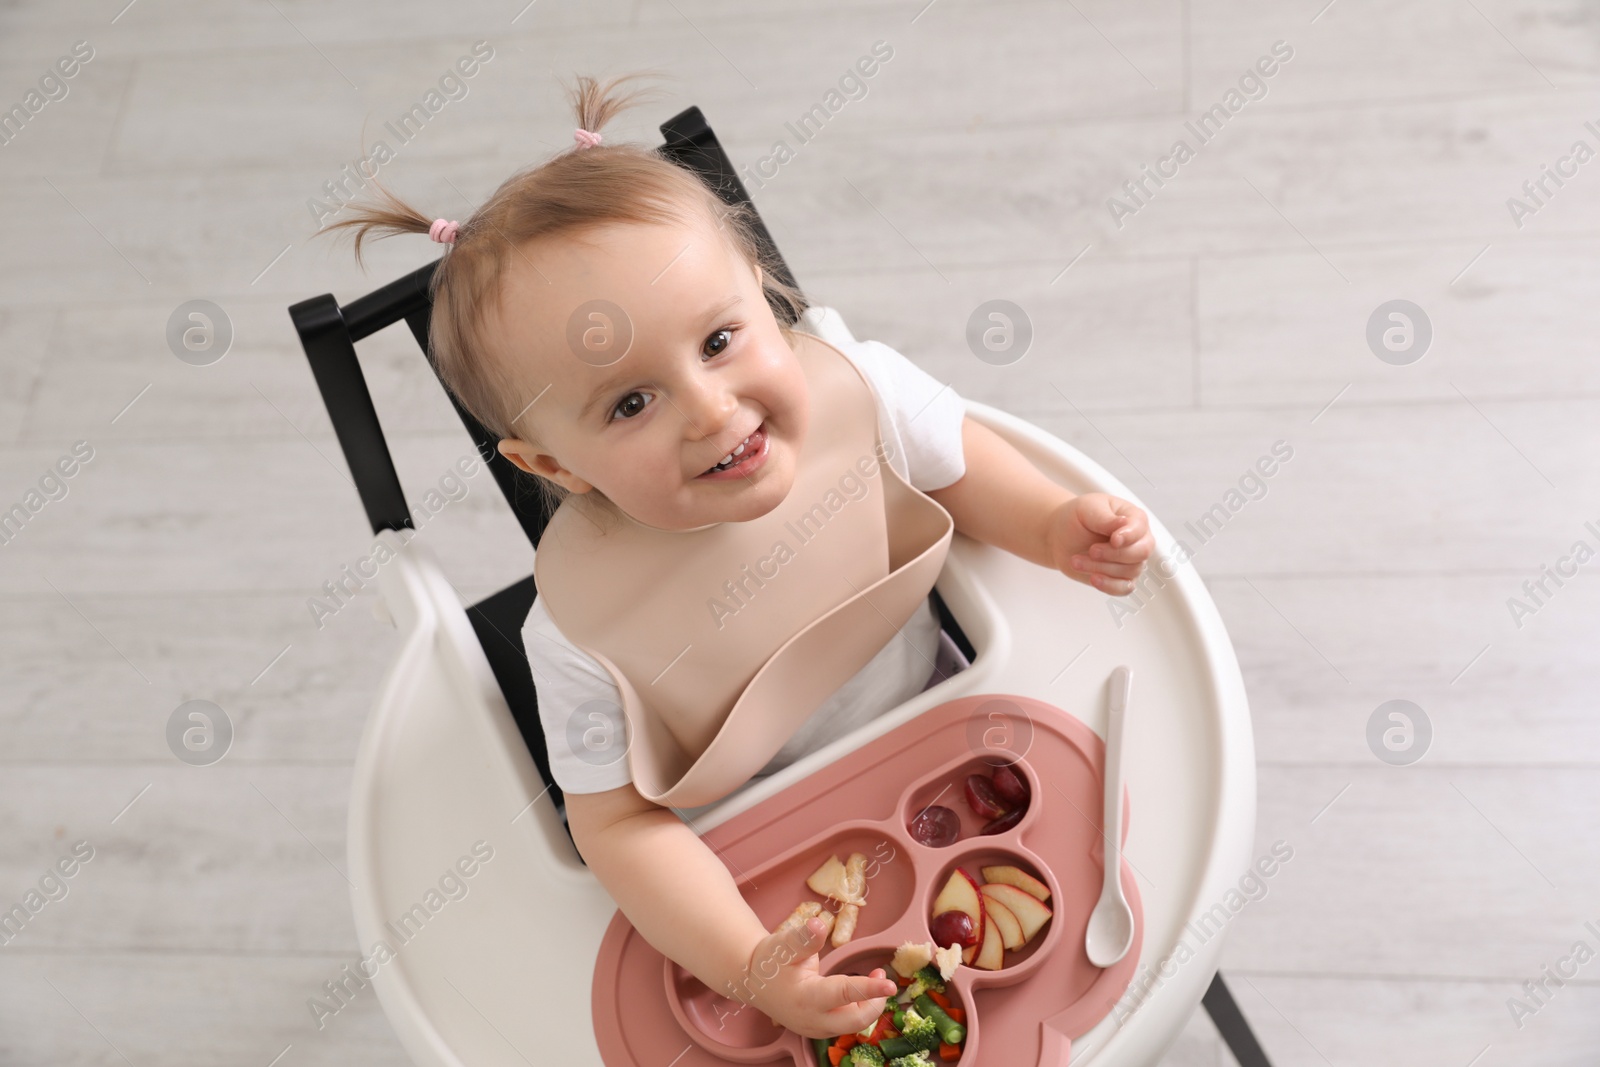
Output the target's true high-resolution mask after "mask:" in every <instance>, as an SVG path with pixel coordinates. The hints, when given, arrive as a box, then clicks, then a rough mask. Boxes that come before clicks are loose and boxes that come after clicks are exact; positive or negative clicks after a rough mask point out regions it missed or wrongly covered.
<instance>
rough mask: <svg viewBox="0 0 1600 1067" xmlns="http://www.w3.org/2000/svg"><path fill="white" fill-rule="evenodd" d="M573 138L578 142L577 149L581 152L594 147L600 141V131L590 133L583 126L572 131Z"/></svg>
mask: <svg viewBox="0 0 1600 1067" xmlns="http://www.w3.org/2000/svg"><path fill="white" fill-rule="evenodd" d="M572 139H573V140H575V141H577V142H578V147H577V151H579V152H581V151H583V150H584V149H585V148H593V147H594V146H595V145H597V144H599V143H600V135H599V134H598V133H590V132H589V131H588V130H585V129H582V128H579V129H576V130H573V131H572Z"/></svg>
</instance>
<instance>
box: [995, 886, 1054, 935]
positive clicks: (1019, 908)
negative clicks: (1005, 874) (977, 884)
mask: <svg viewBox="0 0 1600 1067" xmlns="http://www.w3.org/2000/svg"><path fill="white" fill-rule="evenodd" d="M983 891H984V896H985V897H987V898H989V899H991V900H998V901H999V902H1000V903H1001V904H1003V905H1004V906H1005V907H1006V908H1008V909H1010V911H1011V913H1012V914H1013V915H1015V916H1016V918H1017V922H1019V923H1021V924H1022V941H1023V944H1027V943H1028V942H1029V941H1032V940H1033V935H1034V934H1036V933H1038V932H1039V929H1040V928H1041V927H1042V926H1044V924H1045V923H1047V922H1049V921H1050V906H1049V905H1048V904H1046V903H1045V902H1044V901H1042V900H1037V899H1035V898H1034V897H1033V896H1031V895H1029V894H1027V893H1024V892H1023V891H1022V890H1020V889H1018V888H1017V887H1016V886H1014V885H1006V884H1005V883H1004V882H1001V883H999V884H998V885H985V886H984V887H983Z"/></svg>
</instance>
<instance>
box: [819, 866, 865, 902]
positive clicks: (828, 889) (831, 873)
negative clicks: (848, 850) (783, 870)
mask: <svg viewBox="0 0 1600 1067" xmlns="http://www.w3.org/2000/svg"><path fill="white" fill-rule="evenodd" d="M864 866H865V858H864V857H863V867H864ZM864 885H865V882H864V881H863V886H864ZM806 886H807V887H808V888H810V889H811V891H812V892H814V893H819V894H821V895H822V896H825V897H830V898H832V899H834V900H837V901H838V902H839V903H841V904H854V905H856V907H860V906H861V905H863V904H865V903H866V902H867V899H866V897H865V896H863V895H862V893H861V892H859V891H852V889H851V886H850V881H849V875H848V873H847V872H846V870H845V865H844V864H842V863H840V862H839V857H838V856H829V857H828V859H827V862H825V863H824V864H823V865H822V866H820V867H818V868H817V869H816V870H815V871H813V872H811V877H810V878H807V879H806Z"/></svg>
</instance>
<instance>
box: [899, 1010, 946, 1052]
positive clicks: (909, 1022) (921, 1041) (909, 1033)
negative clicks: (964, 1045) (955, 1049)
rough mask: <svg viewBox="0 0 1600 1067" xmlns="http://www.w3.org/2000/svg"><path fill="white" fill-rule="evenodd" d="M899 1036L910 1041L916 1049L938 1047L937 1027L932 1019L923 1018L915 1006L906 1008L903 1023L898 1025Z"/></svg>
mask: <svg viewBox="0 0 1600 1067" xmlns="http://www.w3.org/2000/svg"><path fill="white" fill-rule="evenodd" d="M900 1036H901V1037H903V1038H905V1039H906V1040H907V1041H909V1042H911V1044H912V1046H913V1047H915V1048H916V1049H917V1050H919V1051H921V1050H923V1049H927V1050H930V1051H931V1050H933V1049H936V1048H938V1047H939V1028H938V1026H936V1025H935V1024H934V1021H933V1020H932V1019H928V1018H924V1017H923V1016H922V1014H921V1013H919V1012H918V1011H917V1009H916V1008H907V1009H906V1011H905V1025H903V1026H901V1027H900Z"/></svg>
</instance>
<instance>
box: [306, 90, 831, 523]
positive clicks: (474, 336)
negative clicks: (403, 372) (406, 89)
mask: <svg viewBox="0 0 1600 1067" xmlns="http://www.w3.org/2000/svg"><path fill="white" fill-rule="evenodd" d="M645 76H646V75H645V74H644V73H638V74H625V75H621V76H619V77H616V78H613V79H612V80H610V81H609V82H607V83H605V84H604V85H601V84H599V83H597V82H596V81H595V80H594V79H593V78H589V77H584V76H579V77H578V79H577V86H576V88H575V89H568V97H569V100H570V101H571V103H572V106H573V109H574V112H575V113H576V117H577V120H578V126H579V127H580V128H581V129H584V130H588V131H589V132H591V133H598V132H600V130H601V128H602V127H604V126H605V124H606V123H607V122H609V121H610V120H611V119H612V118H613V117H614V116H615V115H616V114H617V113H618V112H619V111H622V110H623V109H625V108H627V107H629V106H631V105H632V104H634V103H635V102H636V101H637V100H638V98H639V97H641V96H643V95H644V94H645V93H647V92H648V91H649V90H636V91H634V92H630V93H626V94H620V95H619V94H617V93H616V92H615V90H616V88H617V86H618V85H619V84H621V83H623V82H625V81H629V80H631V79H634V78H640V77H645ZM373 184H374V185H375V186H377V188H378V190H379V194H380V196H379V199H380V201H381V202H380V203H378V204H373V205H351V207H350V209H349V210H350V212H351V214H350V217H348V218H344V219H340V220H339V221H337V222H334V223H332V224H330V225H328V226H325V227H323V228H322V229H320V230H318V231H317V233H316V234H314V235H313V236H320V235H321V234H324V233H329V232H332V231H335V230H340V229H344V228H349V229H353V230H354V231H355V255H356V262H357V263H361V262H362V260H361V245H362V242H363V240H365V239H366V238H367V237H369V236H372V235H376V236H377V237H379V238H382V237H387V236H391V235H393V234H399V233H424V234H425V233H428V232H429V227H430V226H432V224H433V219H432V218H431V217H429V216H426V215H424V214H423V213H421V212H419V211H417V210H416V209H414V208H412V207H411V206H410V205H409V204H407V203H405V202H404V201H402V200H401V199H400V198H399V197H397V196H395V194H394V193H392V192H390V191H389V190H388V189H387V188H385V187H384V186H383V185H382V184H381V183H379V182H378V181H377V180H376V179H373ZM697 220H703V221H706V222H716V223H717V226H718V229H719V231H720V232H723V233H725V234H726V235H727V237H726V239H727V240H728V241H729V243H730V246H731V247H732V248H733V249H734V251H735V252H737V253H738V254H739V255H740V256H741V257H742V258H743V259H744V261H745V262H746V263H747V264H749V265H750V267H751V269H752V270H755V269H757V268H759V269H760V270H761V286H762V289H763V291H764V293H765V295H766V296H767V300H768V304H769V306H771V307H772V308H774V309H775V310H777V309H784V310H785V313H786V314H780V315H777V316H776V319H777V323H778V326H779V328H780V329H781V330H782V331H783V332H784V336H785V338H786V339H787V340H789V341H790V343H791V344H792V343H793V340H794V339H793V337H792V336H791V326H790V322H792V321H793V320H795V319H798V318H799V316H800V315H801V313H802V312H803V311H804V310H805V308H806V306H807V304H808V303H809V302H808V301H807V300H806V298H805V296H804V294H803V293H802V292H801V291H800V289H799V288H798V287H797V286H795V285H791V284H789V283H787V282H785V281H784V280H783V279H782V277H781V275H782V274H783V273H785V272H784V271H783V270H782V269H781V263H779V262H778V261H777V260H776V258H775V257H773V256H770V255H768V254H766V253H765V252H764V251H763V248H762V245H761V242H760V240H759V239H758V237H757V229H756V227H757V225H758V224H759V223H758V220H757V218H756V215H755V212H754V211H753V210H751V209H750V208H749V206H748V205H746V204H743V203H740V204H736V205H730V204H727V203H725V202H724V201H723V200H722V199H721V198H720V197H719V196H718V195H717V194H716V193H715V192H714V191H713V190H712V189H711V188H710V187H709V186H708V185H707V184H706V183H705V182H704V181H703V180H701V179H700V177H699V176H698V175H697V174H695V173H694V172H693V171H690V170H687V169H686V168H684V167H682V166H680V165H678V164H677V163H674V162H672V161H671V160H670V159H668V158H666V157H665V156H663V155H661V154H660V153H659V152H657V151H656V150H654V149H652V148H647V147H645V146H644V145H639V144H631V143H621V144H613V143H612V142H609V141H607V142H605V143H604V144H600V145H595V146H593V147H582V146H580V145H578V144H576V143H575V144H574V145H573V147H572V148H570V149H567V150H565V151H563V152H561V153H559V154H557V155H556V156H554V157H552V158H551V159H549V160H547V161H545V162H544V163H541V164H538V165H537V166H531V167H525V168H523V169H522V170H519V171H517V172H516V173H515V174H513V175H512V176H511V177H509V178H507V179H506V180H505V181H504V182H502V183H501V184H500V187H499V188H498V189H496V190H495V191H494V194H493V195H492V196H490V197H489V199H488V200H487V201H486V202H485V203H484V204H483V205H482V206H480V207H479V208H478V209H477V210H476V211H475V212H473V214H472V216H471V217H470V218H468V219H465V220H462V222H461V223H460V226H459V228H458V229H457V231H456V237H455V242H454V243H453V244H446V245H444V250H445V251H444V256H443V258H442V259H441V260H440V261H439V265H438V267H437V269H435V270H434V272H433V278H432V281H431V282H430V284H429V289H428V295H429V298H430V299H431V300H432V302H433V310H432V318H431V323H430V329H429V339H430V345H429V347H430V349H431V353H430V355H431V358H432V361H433V365H434V367H435V368H436V369H437V371H438V374H439V377H440V378H441V379H442V380H443V381H444V383H445V386H446V387H447V388H448V389H449V390H450V391H451V392H452V393H454V394H455V396H456V397H457V398H458V399H459V400H460V402H461V405H462V406H463V407H464V408H466V409H467V411H469V412H470V413H471V414H472V415H473V417H474V418H476V419H477V420H478V421H479V422H481V423H482V424H483V425H484V427H485V428H486V429H487V430H488V431H489V432H490V433H491V434H493V435H495V436H496V437H499V438H508V437H520V438H522V439H523V440H525V441H527V442H529V443H530V444H533V445H534V446H535V447H539V446H538V438H537V430H536V424H535V423H534V422H533V420H532V419H531V418H530V416H529V415H528V414H524V413H525V412H526V411H527V408H528V404H529V401H531V400H532V399H533V398H532V397H525V396H520V395H519V394H518V393H517V383H516V382H515V381H514V380H513V376H512V375H511V373H510V372H509V368H507V367H506V366H504V365H503V364H502V363H501V362H500V361H498V360H496V359H495V358H493V357H492V356H491V355H490V353H491V352H492V351H493V349H492V346H490V345H489V344H488V343H487V338H486V328H485V323H486V321H487V319H488V317H489V316H490V315H491V314H492V313H493V312H494V311H495V310H496V309H497V308H498V305H499V302H500V296H501V292H500V288H501V281H502V278H503V275H504V273H505V270H506V267H507V265H508V264H509V263H510V262H511V257H512V256H513V255H516V254H517V250H518V248H520V247H521V246H522V245H523V244H525V243H526V242H529V241H533V240H536V239H538V238H544V237H555V236H558V235H565V236H576V235H580V234H582V233H583V232H584V231H587V230H589V229H591V228H593V227H597V226H601V225H604V224H607V223H620V222H631V223H639V224H651V223H655V224H661V223H668V224H671V223H677V224H692V223H694V222H695V221H697ZM724 223H725V224H726V225H724ZM786 316H787V318H788V319H789V320H790V321H788V322H786V321H785V317H786ZM519 415H521V416H522V417H521V419H520V422H521V424H522V426H523V427H524V428H523V429H522V430H519V429H518V428H517V423H518V422H519V419H518V416H519ZM536 481H537V484H538V486H539V488H540V490H541V492H542V493H543V496H544V506H545V508H546V513H547V514H549V513H552V512H554V510H555V508H556V507H557V506H559V505H560V503H561V502H562V501H563V500H564V499H566V497H567V495H568V491H567V490H566V489H565V488H564V487H562V486H561V485H559V484H558V483H556V482H554V481H551V480H549V479H547V478H544V477H542V476H538V477H537V478H536ZM589 495H591V496H603V494H601V493H600V492H599V490H598V489H596V490H592V491H591V492H590V494H589ZM608 503H609V501H608ZM613 506H614V505H613Z"/></svg>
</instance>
